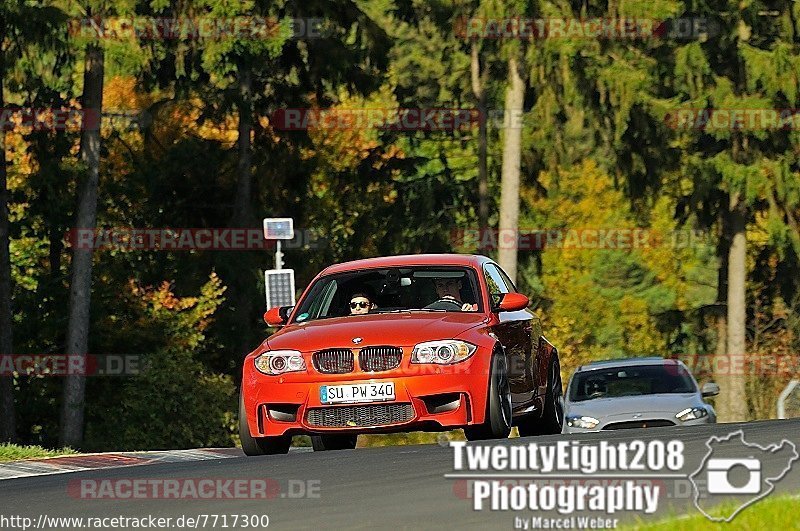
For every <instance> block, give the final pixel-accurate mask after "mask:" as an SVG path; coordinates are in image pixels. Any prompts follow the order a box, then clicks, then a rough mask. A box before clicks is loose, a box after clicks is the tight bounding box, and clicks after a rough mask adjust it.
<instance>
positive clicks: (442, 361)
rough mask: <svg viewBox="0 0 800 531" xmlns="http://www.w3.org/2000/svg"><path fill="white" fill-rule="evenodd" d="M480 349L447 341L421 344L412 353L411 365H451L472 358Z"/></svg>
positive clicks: (470, 344) (459, 342) (464, 343)
mask: <svg viewBox="0 0 800 531" xmlns="http://www.w3.org/2000/svg"><path fill="white" fill-rule="evenodd" d="M476 350H478V347H476V346H475V345H473V344H472V343H467V342H466V341H456V340H452V339H451V340H445V341H427V342H425V343H419V344H418V345H417V346H415V347H414V350H413V351H412V352H411V363H437V364H439V365H450V364H452V363H458V362H460V361H464V360H465V359H467V358H469V357H470V356H472V355H473V354H474V353H475V351H476Z"/></svg>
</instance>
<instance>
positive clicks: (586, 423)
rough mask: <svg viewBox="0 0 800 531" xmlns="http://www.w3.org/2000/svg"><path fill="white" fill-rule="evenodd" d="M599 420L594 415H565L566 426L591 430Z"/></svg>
mask: <svg viewBox="0 0 800 531" xmlns="http://www.w3.org/2000/svg"><path fill="white" fill-rule="evenodd" d="M598 424H600V421H599V420H597V419H596V418H594V417H567V426H569V427H571V428H584V429H586V430H591V429H594V428H595V427H597V425H598Z"/></svg>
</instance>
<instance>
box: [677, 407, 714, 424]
mask: <svg viewBox="0 0 800 531" xmlns="http://www.w3.org/2000/svg"><path fill="white" fill-rule="evenodd" d="M707 416H708V411H706V409H705V408H703V407H687V408H686V409H684V410H683V411H680V412H678V414H676V415H675V418H676V419H678V420H680V421H681V422H686V421H687V420H695V419H701V418H703V417H707Z"/></svg>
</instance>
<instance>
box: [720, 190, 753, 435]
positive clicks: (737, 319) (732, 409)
mask: <svg viewBox="0 0 800 531" xmlns="http://www.w3.org/2000/svg"><path fill="white" fill-rule="evenodd" d="M729 215H730V233H731V236H732V238H731V246H730V250H729V252H728V318H727V321H728V346H727V353H726V354H727V361H728V363H727V366H728V367H727V368H728V377H727V382H725V383H726V384H727V385H726V386H727V390H726V391H725V393H724V396H726V397H727V402H728V403H727V404H726V405H725V406H724V407H723V408H722V411H721V415H720V420H721V421H723V422H739V421H744V420H747V417H748V406H747V378H746V375H745V367H746V364H745V361H746V351H745V349H746V334H745V332H746V326H747V311H746V306H745V296H746V280H747V263H746V259H747V240H746V237H745V228H746V227H745V226H746V221H747V208H746V206H745V203H744V200H743V199H742V198H741V197H740V195H739V193H738V192H731V196H730V210H729Z"/></svg>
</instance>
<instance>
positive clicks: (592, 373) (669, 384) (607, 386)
mask: <svg viewBox="0 0 800 531" xmlns="http://www.w3.org/2000/svg"><path fill="white" fill-rule="evenodd" d="M569 388H570V392H569V399H570V400H571V401H573V402H580V401H583V400H593V399H595V398H614V397H621V396H639V395H655V394H662V393H693V392H696V391H697V386H696V385H695V383H694V380H693V379H692V377H691V376H690V375H689V373H688V372H687V371H686V369H685V368H684V367H683V366H681V365H636V366H632V367H631V366H629V367H608V368H604V369H596V370H589V371H585V372H578V373H576V374H575V376H573V377H572V383H571V384H570V387H569Z"/></svg>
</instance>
